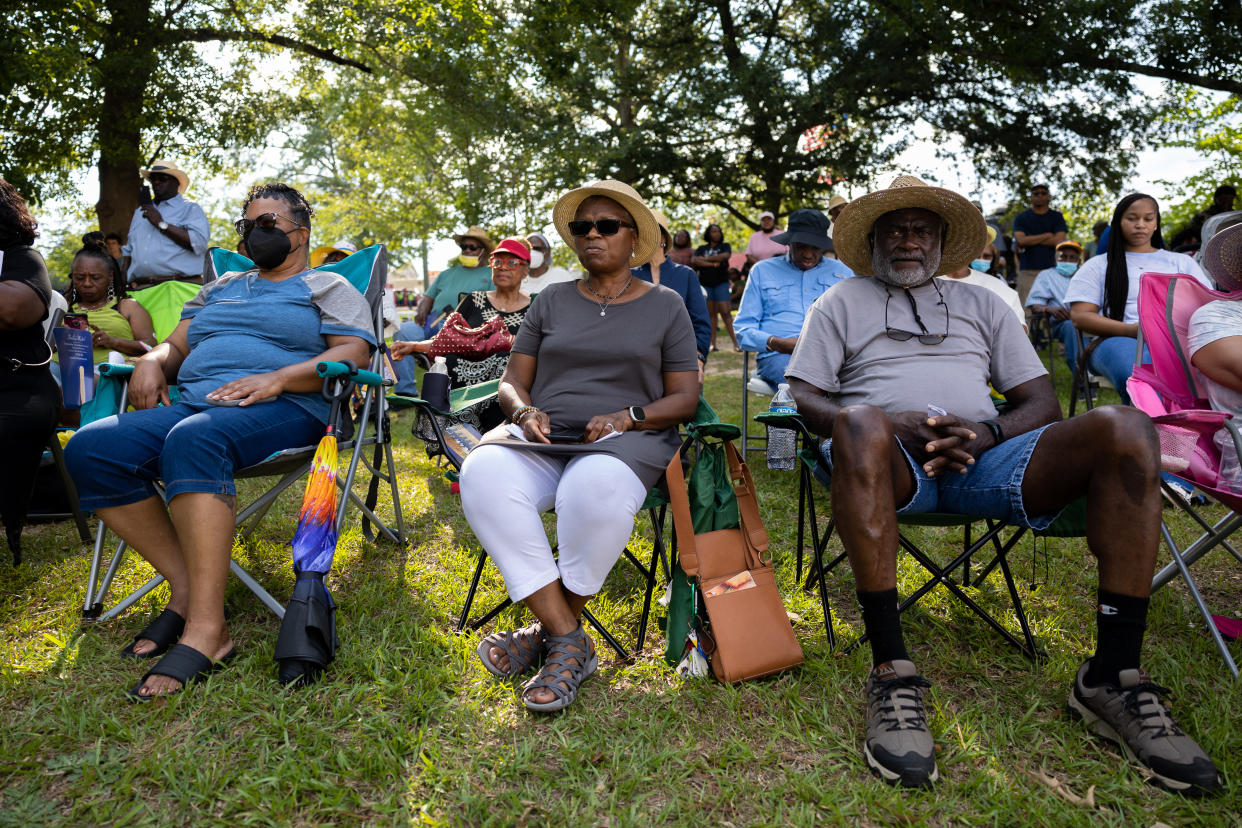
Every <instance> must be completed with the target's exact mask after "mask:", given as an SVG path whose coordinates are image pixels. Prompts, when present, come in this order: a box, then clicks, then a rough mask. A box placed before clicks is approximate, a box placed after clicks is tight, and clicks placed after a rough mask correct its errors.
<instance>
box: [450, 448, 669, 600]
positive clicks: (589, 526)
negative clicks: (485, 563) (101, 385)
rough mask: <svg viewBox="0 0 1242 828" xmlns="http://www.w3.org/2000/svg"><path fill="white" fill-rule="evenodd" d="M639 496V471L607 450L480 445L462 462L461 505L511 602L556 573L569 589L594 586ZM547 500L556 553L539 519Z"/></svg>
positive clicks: (590, 590)
mask: <svg viewBox="0 0 1242 828" xmlns="http://www.w3.org/2000/svg"><path fill="white" fill-rule="evenodd" d="M646 497H647V489H646V488H645V487H644V486H643V484H642V481H641V480H639V479H638V475H636V474H634V472H633V471H631V470H630V467H629V466H627V465H625V463H623V462H622V461H620V460H618V459H617V458H616V457H613V456H611V455H608V454H580V455H577V456H575V457H573V458H569V457H552V456H549V455H546V454H542V453H539V452H534V451H524V450H522V449H514V448H506V447H504V446H488V445H482V446H479V447H477V448H475V449H474V450H473V451H471V452H470V454H469V455H467V457H466V462H465V463H464V464H462V467H461V507H462V511H464V512H465V513H466V520H468V521H469V522H470V528H471V529H473V530H474V534H475V536H476V537H477V538H478V539H479V542H480V543H482V544H483V548H484V549H485V550H487V554H488V556H489V557H491V559H492V561H493V562H494V563H495V564H496V568H497V569H499V570H500V574H501V575H502V576H504V579H505V588H506V589H507V590H508V591H509V598H510V599H511V600H513V601H521V600H522V599H524V598H526V597H527V596H528V595H530V594H531V593H533V592H535V591H536V590H538V589H540V588H542V587H545V586H547V585H548V584H550V583H553V582H554V581H556V580H557V579H558V578H559V579H560V581H561V584H562V585H564V587H565V589H567V590H569V591H570V592H572V593H574V594H576V595H594V594H595V593H597V592H599V590H600V588H601V587H602V586H603V585H604V579H605V578H606V577H608V573H609V571H611V570H612V567H613V564H615V563H616V562H617V558H619V557H621V552H622V550H624V549H625V544H626V541H628V540H629V538H630V534H631V533H632V532H633V531H634V515H636V514H638V510H639V508H640V507H641V506H642V504H643V501H644V500H645V499H646ZM554 506H555V507H556V536H557V539H558V541H559V546H560V555H559V558H554V557H553V556H552V546H551V544H549V543H548V537H547V535H546V534H545V532H544V528H543V521H542V520H541V519H540V517H539V516H540V515H541V514H542V513H544V512H546V511H548V510H549V509H551V508H553V507H554Z"/></svg>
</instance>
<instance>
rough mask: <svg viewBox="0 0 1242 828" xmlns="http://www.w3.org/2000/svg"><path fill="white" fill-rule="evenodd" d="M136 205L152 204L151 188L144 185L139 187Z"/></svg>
mask: <svg viewBox="0 0 1242 828" xmlns="http://www.w3.org/2000/svg"><path fill="white" fill-rule="evenodd" d="M138 203H139V204H151V203H152V201H151V188H150V187H148V186H147V185H146V184H143V185H142V186H141V187H139V188H138Z"/></svg>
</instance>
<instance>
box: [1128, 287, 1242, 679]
mask: <svg viewBox="0 0 1242 828" xmlns="http://www.w3.org/2000/svg"><path fill="white" fill-rule="evenodd" d="M1216 299H1230V300H1237V301H1242V291H1238V292H1235V293H1220V292H1218V291H1213V290H1208V289H1207V288H1205V287H1204V286H1203V285H1202V284H1201V283H1199V282H1198V281H1197V280H1196V279H1195V278H1194V277H1192V276H1187V275H1184V274H1164V273H1144V274H1143V276H1142V281H1141V282H1140V286H1139V297H1138V314H1139V343H1140V346H1141V345H1142V344H1146V345H1147V349H1148V351H1149V352H1150V354H1151V363H1150V364H1139V365H1136V366H1135V368H1134V373H1133V375H1131V377H1130V380H1129V383H1128V387H1129V391H1130V399H1131V401H1132V402H1133V404H1134V405H1135V406H1137V407H1138V408H1139V409H1141V410H1143V411H1144V412H1146V413H1147V414H1148V415H1149V416H1150V417H1151V418H1152V420H1153V421H1154V422H1155V424H1156V430H1157V432H1158V433H1159V435H1160V455H1161V465H1162V466H1163V467H1164V469H1165V470H1166V471H1168V472H1171V473H1172V474H1174V475H1175V476H1177V477H1179V478H1181V479H1183V480H1185V481H1187V482H1188V483H1191V484H1193V485H1194V486H1196V487H1197V488H1198V489H1199V490H1200V491H1202V492H1203V493H1204V494H1206V495H1208V496H1209V497H1210V498H1212V499H1213V500H1215V501H1216V502H1217V503H1220V504H1221V505H1222V506H1224V507H1226V508H1227V509H1229V514H1227V515H1226V516H1225V517H1223V518H1221V519H1220V520H1219V521H1217V522H1216V523H1215V524H1214V525H1213V524H1211V523H1209V522H1208V521H1207V520H1206V519H1205V518H1204V517H1203V516H1202V515H1200V514H1199V513H1198V512H1197V511H1196V510H1195V509H1194V507H1193V505H1192V504H1190V503H1188V502H1186V500H1185V499H1184V498H1182V497H1180V496H1178V495H1177V494H1175V493H1174V492H1173V491H1172V490H1171V489H1170V487H1169V484H1168V483H1164V482H1162V483H1161V490H1162V491H1163V493H1164V496H1165V498H1166V499H1167V500H1169V502H1171V503H1173V504H1174V505H1175V506H1177V507H1178V508H1180V509H1182V510H1183V511H1185V512H1186V513H1187V514H1188V515H1190V517H1191V519H1193V520H1194V521H1195V523H1197V524H1198V525H1199V527H1200V528H1201V529H1202V531H1203V534H1201V535H1200V536H1199V537H1198V538H1197V539H1196V540H1195V541H1194V542H1193V543H1191V544H1190V545H1189V546H1187V547H1185V548H1184V549H1182V548H1179V547H1178V545H1177V543H1176V542H1175V541H1174V539H1173V536H1172V534H1171V533H1170V532H1169V528H1168V525H1167V524H1166V523H1165V522H1164V521H1161V524H1160V532H1161V534H1162V535H1163V536H1164V541H1165V543H1166V544H1167V545H1168V547H1169V552H1170V554H1171V555H1172V557H1173V560H1172V562H1171V563H1170V564H1169V565H1168V566H1166V567H1164V569H1162V570H1160V572H1158V573H1156V577H1155V578H1154V579H1153V581H1152V591H1153V592H1154V591H1155V590H1157V589H1159V588H1160V587H1162V586H1164V585H1165V584H1167V583H1168V582H1169V581H1171V580H1173V578H1174V577H1176V576H1177V575H1179V574H1180V575H1181V576H1182V578H1183V580H1185V582H1186V586H1187V587H1188V588H1189V590H1190V594H1191V597H1192V598H1193V599H1194V601H1195V604H1196V605H1198V607H1199V612H1201V613H1202V614H1203V618H1204V621H1205V622H1206V623H1207V628H1208V631H1209V632H1210V633H1211V635H1212V638H1213V640H1214V641H1215V642H1216V647H1217V649H1219V650H1220V653H1221V656H1222V657H1223V658H1224V659H1225V664H1226V666H1228V668H1229V671H1230V672H1231V673H1232V674H1233V675H1234V677H1235V678H1237V677H1238V666H1237V664H1235V663H1234V660H1233V657H1232V656H1231V655H1230V653H1229V648H1228V647H1227V646H1226V644H1225V641H1224V639H1223V637H1222V636H1221V633H1220V630H1219V629H1217V626H1216V624H1215V622H1214V621H1213V620H1212V613H1211V611H1209V610H1208V608H1207V604H1206V603H1204V601H1203V596H1202V595H1201V594H1200V593H1199V587H1198V585H1197V584H1196V583H1195V580H1194V578H1193V576H1191V574H1190V566H1191V565H1192V564H1193V563H1194V562H1195V561H1197V560H1199V558H1201V557H1203V556H1204V555H1205V554H1207V553H1208V552H1209V551H1211V550H1212V549H1214V548H1215V547H1217V546H1223V547H1224V548H1225V549H1226V550H1228V551H1229V553H1230V554H1231V555H1233V557H1234V558H1235V559H1237V561H1238V562H1239V563H1242V555H1239V554H1238V551H1237V550H1236V549H1235V548H1234V547H1233V546H1232V545H1231V544H1230V542H1229V536H1230V535H1231V534H1233V532H1234V531H1235V530H1236V529H1238V527H1240V526H1242V496H1240V495H1238V494H1237V493H1235V492H1233V491H1231V490H1230V489H1228V488H1227V487H1226V486H1225V485H1224V484H1223V482H1222V481H1221V479H1220V453H1219V452H1218V451H1217V449H1216V445H1215V443H1214V442H1213V438H1214V436H1215V434H1216V432H1217V431H1219V430H1220V429H1221V428H1227V429H1228V430H1229V433H1230V434H1231V435H1232V437H1233V442H1234V446H1235V448H1236V449H1237V450H1238V451H1239V453H1242V436H1240V435H1239V431H1238V426H1237V425H1236V424H1235V423H1234V422H1233V420H1232V416H1231V415H1230V414H1227V413H1225V412H1223V411H1214V410H1212V408H1211V407H1210V406H1209V405H1208V402H1207V399H1206V394H1205V391H1204V388H1205V386H1204V377H1203V375H1202V374H1201V373H1200V372H1199V370H1198V369H1196V368H1195V367H1194V366H1193V365H1191V363H1190V349H1189V347H1188V345H1187V331H1188V328H1189V327H1190V317H1191V315H1192V314H1194V312H1195V311H1196V310H1197V309H1198V308H1199V307H1200V306H1202V305H1204V304H1206V303H1207V302H1211V301H1213V300H1216ZM1138 352H1139V353H1140V354H1141V353H1142V352H1143V349H1142V347H1140V348H1139V349H1138Z"/></svg>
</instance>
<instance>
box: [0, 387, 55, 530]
mask: <svg viewBox="0 0 1242 828" xmlns="http://www.w3.org/2000/svg"><path fill="white" fill-rule="evenodd" d="M0 371H3V369H0ZM59 417H60V391H59V389H57V387H56V382H55V381H54V380H53V379H52V375H51V374H50V373H49V372H48V370H47V368H24V369H22V370H20V371H17V372H14V373H9V372H7V371H3V373H0V457H3V458H4V461H3V465H4V467H5V471H4V472H3V473H0V521H3V523H4V527H5V530H6V531H7V533H8V535H9V536H10V537H11V538H12V537H18V538H20V537H21V528H22V524H23V523H24V522H25V520H26V509H27V507H28V506H29V505H30V490H31V487H32V486H33V485H34V480H35V474H36V473H37V472H38V470H39V461H40V459H41V458H42V457H43V449H44V447H45V446H46V445H47V441H48V438H49V437H51V435H52V432H53V431H55V430H56V421H57V419H59Z"/></svg>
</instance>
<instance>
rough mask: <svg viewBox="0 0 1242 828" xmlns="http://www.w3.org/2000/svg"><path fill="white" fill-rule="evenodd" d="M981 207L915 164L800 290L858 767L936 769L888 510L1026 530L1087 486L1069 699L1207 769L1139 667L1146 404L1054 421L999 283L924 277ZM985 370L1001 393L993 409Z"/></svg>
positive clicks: (889, 777)
mask: <svg viewBox="0 0 1242 828" xmlns="http://www.w3.org/2000/svg"><path fill="white" fill-rule="evenodd" d="M986 238H987V234H986V230H985V225H984V221H983V216H982V215H980V213H979V211H978V210H977V209H975V207H974V206H972V205H971V203H970V202H969V201H967V200H966V199H965V198H963V197H961V196H960V195H958V194H957V193H954V192H951V191H949V190H945V189H941V188H939V187H931V186H927V185H925V184H924V183H923V182H922V181H920V180H919V179H917V178H914V177H912V176H901V177H899V178H897V179H896V180H895V181H894V182H893V183H892V184H891V185H890V186H889V187H888V188H887V189H884V190H879V191H877V192H873V193H869V194H867V195H865V196H862V197H861V198H858V199H855V200H854V201H853V202H851V203H850V204H849V205H848V206H847V207H846V208H845V210H844V211H843V212H842V213H841V217H840V219H839V221H838V223H837V232H836V237H835V239H834V241H835V243H836V250H837V254H838V255H839V256H840V258H841V261H843V262H844V263H845V264H846V265H848V266H849V267H850V268H851V269H852V270H853V271H854V272H855V273H856V274H858V276H861V277H868V278H858V277H856V278H853V279H847V280H845V281H844V282H842V283H841V284H839V285H837V286H836V287H835V288H833V289H832V290H830V291H828V292H827V293H825V294H824V295H823V296H822V297H821V298H820V299H819V300H818V301H817V302H816V303H815V305H814V306H813V307H812V308H811V312H810V314H809V316H808V318H807V322H806V325H805V326H804V327H803V329H802V335H801V337H800V338H799V340H798V346H797V348H796V349H795V350H794V354H793V358H792V359H791V360H790V363H789V368H788V370H787V372H786V373H787V376H788V377H789V381H790V385H791V387H792V389H793V393H794V397H795V398H796V399H797V402H798V410H799V412H801V414H802V416H803V417H804V418H805V419H806V422H807V425H808V426H810V428H811V429H812V430H814V431H815V432H817V433H819V434H822V435H825V436H827V437H828V438H830V439H829V440H828V441H827V442H825V443H824V445H823V448H822V452H823V458H824V461H825V463H824V466H825V469H826V471H825V472H824V473H823V475H824V482H829V480H828V478H831V480H830V482H831V484H832V510H833V514H834V515H836V518H837V521H838V523H837V526H838V529H839V531H840V533H841V542H842V544H843V545H844V546H845V549H846V552H847V553H848V555H849V559H850V568H851V569H852V570H853V572H854V579H855V585H856V588H857V590H858V599H859V602H860V604H861V605H862V617H863V624H864V626H865V627H866V631H867V634H868V637H869V639H870V642H871V648H872V658H873V665H874V666H873V669H872V670H871V673H870V675H869V676H868V678H867V682H866V698H867V735H866V740H865V743H864V747H863V755H864V757H865V759H866V762H867V764H868V766H870V768H871V769H872V770H873V771H874V772H875V773H877V774H879V775H880V776H881V777H882V778H883V779H884V780H885V781H886V782H889V783H890V784H899V785H903V786H928V785H931V784H932V783H934V782H935V781H936V779H937V778H938V773H937V770H936V760H935V755H934V750H933V744H932V736H931V731H930V730H929V729H928V725H927V716H926V713H925V711H924V707H923V694H924V691H925V688H927V687H928V686H929V682H928V681H927V680H926V679H924V678H923V677H922V676H920V675H919V674H918V672H917V670H916V669H915V666H914V664H913V663H912V662H911V660H910V657H909V655H908V653H907V652H906V647H905V642H904V640H903V637H902V630H901V622H900V618H899V615H898V610H897V590H896V584H897V580H896V555H897V515H898V514H899V513H900V514H914V513H920V512H936V511H939V512H953V513H959V514H967V515H979V516H985V517H988V518H990V519H992V520H1000V521H1005V522H1007V523H1013V524H1015V525H1019V526H1026V527H1029V528H1032V529H1042V528H1045V527H1047V526H1048V525H1049V524H1051V523H1052V522H1053V521H1054V520H1055V519H1056V517H1057V516H1058V515H1059V513H1060V512H1061V510H1062V509H1063V508H1064V507H1065V506H1066V505H1067V504H1069V503H1071V502H1073V501H1075V500H1077V499H1078V498H1081V497H1083V496H1086V498H1087V511H1088V514H1089V515H1090V535H1089V537H1088V546H1089V547H1090V549H1091V551H1092V553H1093V554H1094V555H1095V556H1096V558H1097V560H1098V561H1099V573H1100V574H1099V588H1098V593H1097V595H1098V609H1097V614H1096V628H1097V634H1098V636H1097V645H1096V652H1095V654H1094V655H1093V656H1092V657H1091V658H1090V659H1088V660H1087V661H1086V662H1084V663H1083V665H1082V666H1081V667H1080V669H1079V670H1078V672H1077V675H1076V677H1075V679H1074V682H1073V689H1072V690H1071V692H1070V698H1069V708H1070V710H1071V712H1072V713H1074V714H1076V715H1078V716H1081V717H1082V718H1084V719H1085V720H1086V721H1087V722H1088V723H1090V724H1091V725H1092V728H1093V729H1094V730H1095V731H1096V732H1097V733H1100V734H1101V735H1104V736H1106V737H1107V738H1110V739H1113V740H1116V741H1119V742H1120V744H1121V746H1122V751H1123V752H1124V753H1125V754H1126V755H1127V756H1128V757H1130V758H1131V759H1134V760H1136V761H1138V762H1139V763H1141V764H1142V765H1144V766H1145V768H1146V770H1147V771H1148V772H1149V773H1151V774H1152V775H1153V777H1154V779H1155V781H1156V782H1157V783H1158V784H1160V785H1162V786H1163V787H1166V788H1169V789H1171V790H1177V791H1183V792H1187V793H1204V792H1212V791H1216V790H1219V788H1220V786H1221V783H1220V778H1219V775H1218V773H1217V771H1216V768H1215V766H1214V765H1213V764H1212V761H1211V760H1210V759H1209V758H1208V757H1207V755H1206V754H1205V753H1204V752H1203V750H1202V749H1201V748H1200V747H1199V746H1198V745H1197V744H1195V742H1194V741H1193V740H1192V739H1191V738H1190V737H1189V736H1187V735H1185V734H1183V733H1182V731H1181V730H1180V729H1178V727H1177V725H1176V724H1175V723H1174V722H1173V719H1172V718H1171V717H1170V715H1169V712H1168V710H1167V708H1165V706H1164V704H1163V702H1162V701H1161V699H1160V693H1161V692H1162V690H1161V689H1160V688H1158V687H1156V685H1154V684H1152V683H1151V681H1150V680H1149V679H1148V677H1147V674H1146V673H1145V672H1143V671H1142V670H1140V668H1139V653H1140V649H1141V646H1142V640H1143V630H1144V627H1145V625H1146V613H1147V603H1148V593H1149V589H1150V585H1151V579H1152V572H1153V570H1154V565H1155V558H1156V548H1157V545H1158V543H1159V537H1160V535H1159V531H1160V494H1159V489H1158V482H1159V478H1158V475H1159V471H1160V450H1159V443H1158V441H1157V439H1156V434H1155V431H1154V429H1153V427H1152V425H1151V421H1150V420H1149V419H1148V418H1147V417H1146V416H1145V415H1144V414H1143V413H1142V412H1140V411H1138V410H1136V409H1133V408H1128V407H1119V406H1105V407H1102V408H1096V409H1094V410H1093V411H1089V412H1087V413H1086V414H1084V415H1082V416H1079V417H1075V418H1073V419H1072V420H1068V421H1065V422H1058V421H1059V420H1060V417H1061V410H1060V405H1059V403H1058V401H1057V397H1056V394H1055V392H1054V391H1053V389H1052V385H1051V383H1049V382H1048V379H1047V375H1046V371H1045V370H1044V368H1043V365H1042V364H1041V363H1040V361H1039V359H1038V357H1037V356H1036V354H1035V352H1034V350H1033V349H1032V348H1031V345H1030V342H1029V341H1028V340H1027V339H1026V337H1025V336H1024V335H1023V332H1022V326H1021V325H1019V324H1018V320H1017V319H1016V318H1014V314H1013V312H1012V311H1010V310H1009V308H1008V307H1006V305H1005V303H1004V302H1003V301H1001V300H1000V299H999V298H998V297H997V296H996V295H995V294H993V293H991V292H989V291H985V290H980V289H979V288H977V287H975V286H972V285H964V284H959V283H956V282H952V281H944V280H939V279H935V278H934V277H935V276H936V274H938V273H945V272H949V271H954V270H957V269H959V268H961V267H962V266H964V265H966V264H967V263H969V262H970V260H971V259H973V258H974V257H975V256H976V255H978V253H979V250H980V249H982V247H983V244H984V240H985V239H986ZM989 382H990V383H991V384H992V385H993V386H994V387H995V388H996V389H997V390H998V391H1000V392H1001V393H1003V394H1004V395H1005V396H1006V398H1007V400H1008V401H1009V403H1010V406H1011V408H1009V409H1008V410H1007V411H1006V413H1004V414H999V415H998V414H997V413H996V409H995V407H994V406H993V404H992V402H991V400H990V399H989V395H988V384H989Z"/></svg>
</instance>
